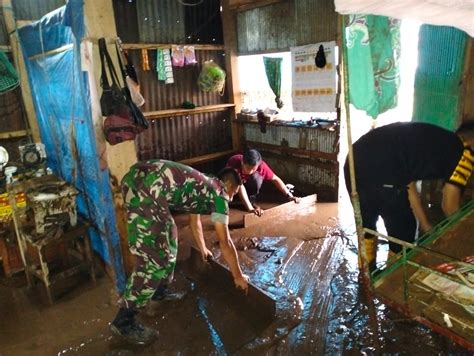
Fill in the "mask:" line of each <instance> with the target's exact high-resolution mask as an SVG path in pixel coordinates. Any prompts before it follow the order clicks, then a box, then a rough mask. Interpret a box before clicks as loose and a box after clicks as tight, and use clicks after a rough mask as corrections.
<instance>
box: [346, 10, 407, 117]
mask: <svg viewBox="0 0 474 356" xmlns="http://www.w3.org/2000/svg"><path fill="white" fill-rule="evenodd" d="M345 21H346V22H345V31H344V41H345V44H346V46H347V58H346V60H347V68H348V76H349V101H350V103H352V104H353V105H354V106H355V107H356V108H357V109H360V110H364V111H366V112H367V114H368V115H370V116H372V117H373V118H374V119H375V118H377V116H378V115H380V114H381V113H383V112H385V111H387V110H389V109H391V108H394V107H395V106H397V98H398V87H399V85H400V75H399V58H400V21H399V20H396V19H392V18H388V17H385V16H375V15H367V16H364V15H350V16H345Z"/></svg>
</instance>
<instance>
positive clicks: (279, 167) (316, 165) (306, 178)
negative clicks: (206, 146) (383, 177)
mask: <svg viewBox="0 0 474 356" xmlns="http://www.w3.org/2000/svg"><path fill="white" fill-rule="evenodd" d="M243 125H244V135H245V140H246V142H247V144H248V145H252V143H263V144H266V145H273V146H275V149H274V150H272V147H268V146H265V148H263V149H260V148H258V147H253V148H258V149H259V150H260V151H262V152H264V153H263V156H264V157H265V161H267V162H268V163H269V165H270V167H272V169H273V170H274V171H275V172H277V174H278V176H280V177H281V178H282V179H283V180H284V181H285V182H288V183H292V184H294V185H295V186H297V187H298V188H299V189H300V190H301V191H302V192H304V193H306V194H312V193H317V194H318V196H319V200H321V201H337V199H338V187H339V164H338V162H337V154H338V153H339V131H338V130H334V131H330V130H327V129H320V128H311V127H295V126H286V125H278V124H276V125H274V124H270V125H267V127H266V132H265V133H262V132H261V130H260V125H259V124H257V123H250V122H248V123H247V122H246V123H244V124H243ZM281 147H289V148H294V149H300V150H305V151H310V152H322V153H327V154H332V155H333V156H334V159H333V160H329V159H320V158H311V159H309V158H307V157H306V158H302V157H300V156H299V155H294V154H290V153H285V154H281V153H276V152H278V148H281Z"/></svg>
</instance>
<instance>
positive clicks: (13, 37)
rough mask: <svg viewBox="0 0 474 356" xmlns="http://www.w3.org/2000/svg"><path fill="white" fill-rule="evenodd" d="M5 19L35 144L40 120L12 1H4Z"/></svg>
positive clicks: (38, 136) (38, 139) (38, 140)
mask: <svg viewBox="0 0 474 356" xmlns="http://www.w3.org/2000/svg"><path fill="white" fill-rule="evenodd" d="M2 8H3V18H4V19H5V27H6V29H7V32H8V33H9V34H10V47H11V49H12V54H13V61H14V64H15V67H16V70H17V71H18V76H19V78H20V88H21V94H22V98H21V99H20V100H23V103H24V105H25V106H24V108H25V115H26V117H27V119H28V125H29V126H30V130H31V135H32V137H33V140H34V141H35V142H40V141H41V136H40V133H39V127H38V120H37V117H36V111H35V109H34V106H33V99H32V97H31V89H30V83H29V81H28V73H27V72H26V66H25V60H24V58H23V51H22V50H21V45H20V41H19V38H18V32H17V23H16V22H15V18H14V16H13V8H12V1H11V0H2Z"/></svg>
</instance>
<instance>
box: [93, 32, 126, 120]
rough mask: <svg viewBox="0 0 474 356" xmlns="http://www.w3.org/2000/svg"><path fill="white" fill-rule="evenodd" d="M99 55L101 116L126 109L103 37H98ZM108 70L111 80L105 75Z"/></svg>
mask: <svg viewBox="0 0 474 356" xmlns="http://www.w3.org/2000/svg"><path fill="white" fill-rule="evenodd" d="M99 56H100V63H101V69H102V71H101V75H100V85H101V87H102V95H101V97H100V108H101V110H102V115H103V116H109V115H113V114H118V113H123V112H124V111H126V105H127V103H126V100H125V96H124V94H123V91H122V89H121V88H120V85H119V82H118V77H117V73H116V71H115V68H114V65H113V63H112V59H111V58H110V55H109V52H108V51H107V45H106V43H105V38H100V39H99ZM107 71H108V72H109V75H110V79H111V82H109V77H108V75H107Z"/></svg>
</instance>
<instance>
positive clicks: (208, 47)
mask: <svg viewBox="0 0 474 356" xmlns="http://www.w3.org/2000/svg"><path fill="white" fill-rule="evenodd" d="M173 45H174V46H193V47H194V49H195V50H197V51H224V50H225V47H224V45H212V44H191V43H190V44H187V43H181V44H177V43H123V44H122V48H123V49H158V48H163V49H166V48H171V46H173Z"/></svg>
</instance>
